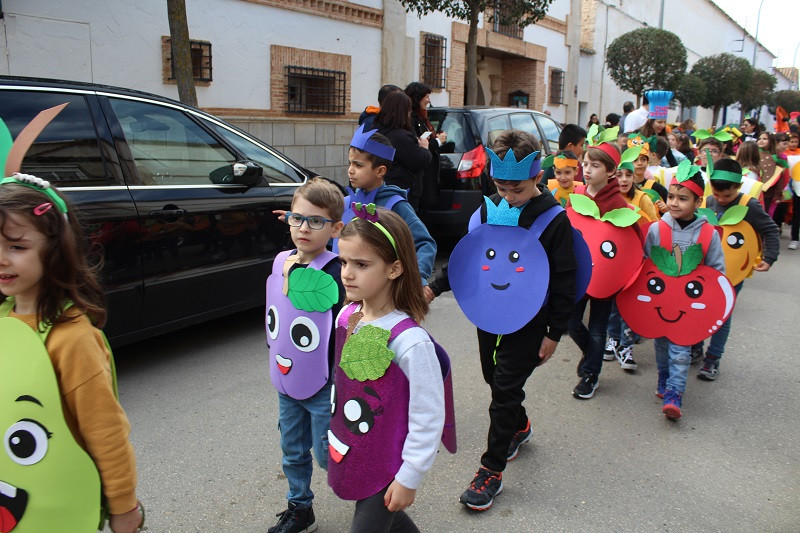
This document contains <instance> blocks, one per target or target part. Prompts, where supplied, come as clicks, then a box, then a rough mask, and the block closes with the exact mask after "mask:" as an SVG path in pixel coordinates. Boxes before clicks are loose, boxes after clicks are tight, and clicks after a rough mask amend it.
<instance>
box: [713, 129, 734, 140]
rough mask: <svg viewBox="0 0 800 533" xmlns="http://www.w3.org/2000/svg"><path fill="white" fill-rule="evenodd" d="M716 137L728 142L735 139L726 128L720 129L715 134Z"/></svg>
mask: <svg viewBox="0 0 800 533" xmlns="http://www.w3.org/2000/svg"><path fill="white" fill-rule="evenodd" d="M714 138H715V139H717V140H718V141H722V142H728V141H730V140H731V139H733V135H731V134H730V133H729V132H727V131H725V130H720V131H718V132H717V133H715V134H714Z"/></svg>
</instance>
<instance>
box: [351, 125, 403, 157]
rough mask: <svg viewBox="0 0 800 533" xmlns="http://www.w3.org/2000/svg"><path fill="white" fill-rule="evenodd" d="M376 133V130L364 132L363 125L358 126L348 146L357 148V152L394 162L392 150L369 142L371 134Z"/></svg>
mask: <svg viewBox="0 0 800 533" xmlns="http://www.w3.org/2000/svg"><path fill="white" fill-rule="evenodd" d="M377 132H378V130H377V129H374V130H369V131H364V124H362V125H360V126H359V127H358V129H357V130H356V132H355V133H354V134H353V140H351V141H350V146H352V147H353V148H358V149H359V150H364V151H365V152H368V153H370V154H372V155H377V156H378V157H382V158H384V159H388V160H389V161H394V148H392V147H391V146H386V145H385V144H381V143H379V142H376V141H373V140H370V137H372V134H373V133H377Z"/></svg>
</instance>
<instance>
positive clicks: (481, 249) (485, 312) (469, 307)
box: [448, 224, 550, 334]
mask: <svg viewBox="0 0 800 533" xmlns="http://www.w3.org/2000/svg"><path fill="white" fill-rule="evenodd" d="M448 275H449V278H450V286H451V287H452V289H453V295H454V296H455V298H456V301H458V305H459V306H460V307H461V310H462V311H463V312H464V314H465V315H466V316H467V318H468V319H469V320H470V322H472V323H473V324H475V325H476V326H477V327H479V328H480V329H482V330H484V331H488V332H490V333H496V334H505V333H512V332H514V331H517V330H518V329H520V328H521V327H522V326H524V325H525V324H527V323H528V322H530V321H531V319H533V317H534V316H536V313H538V312H539V309H540V308H541V306H542V303H543V302H544V298H545V295H546V293H547V285H548V284H547V280H548V279H549V275H550V266H549V264H548V261H547V254H546V253H545V251H544V248H542V245H541V243H540V242H539V239H538V237H537V236H535V235H534V234H533V233H532V232H531V231H529V230H527V229H524V228H521V227H519V226H516V225H515V226H496V225H491V224H481V225H480V226H478V227H476V228H475V229H473V230H471V231H470V232H469V233H468V234H467V235H465V236H464V238H463V239H461V240H460V241H459V242H458V244H457V245H456V247H455V248H454V249H453V253H452V254H451V255H450V266H449V271H448ZM520 291H524V293H522V292H520ZM523 294H524V297H523ZM500 309H502V310H503V312H498V310H500Z"/></svg>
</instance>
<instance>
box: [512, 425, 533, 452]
mask: <svg viewBox="0 0 800 533" xmlns="http://www.w3.org/2000/svg"><path fill="white" fill-rule="evenodd" d="M532 438H533V430H531V421H530V420H528V425H527V426H525V429H521V430H519V431H517V432H516V433H514V437H512V439H511V444H510V445H509V446H508V454H506V461H511V460H512V459H514V458H515V457H516V456H517V454H518V453H519V447H520V446H522V445H523V444H525V443H526V442H528V441H529V440H531V439H532Z"/></svg>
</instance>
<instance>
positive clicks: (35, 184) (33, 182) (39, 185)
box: [0, 174, 67, 218]
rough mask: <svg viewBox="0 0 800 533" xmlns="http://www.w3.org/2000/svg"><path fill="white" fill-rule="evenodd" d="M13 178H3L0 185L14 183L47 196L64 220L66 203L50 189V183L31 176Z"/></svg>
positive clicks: (16, 175)
mask: <svg viewBox="0 0 800 533" xmlns="http://www.w3.org/2000/svg"><path fill="white" fill-rule="evenodd" d="M14 176H15V177H11V178H3V180H2V181H0V185H7V184H9V183H15V184H17V185H22V186H23V187H28V188H30V189H33V190H35V191H39V192H40V193H42V194H44V195H45V196H47V197H48V198H49V199H50V201H51V202H52V204H53V205H54V206H56V208H57V209H58V210H59V211H61V212H62V213H63V214H64V217H65V218H66V216H67V203H66V202H65V201H64V199H63V198H61V197H60V196H59V195H58V194H57V193H56V191H54V190H53V189H52V188H51V187H50V182H49V181H46V180H43V179H41V178H37V177H36V176H31V175H29V174H14ZM40 207H41V206H37V207H36V208H34V212H36V211H37V210H38V209H39V208H40ZM45 211H46V210H45ZM45 211H42V212H41V213H39V212H37V213H36V214H37V215H40V214H42V213H44V212H45Z"/></svg>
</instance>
